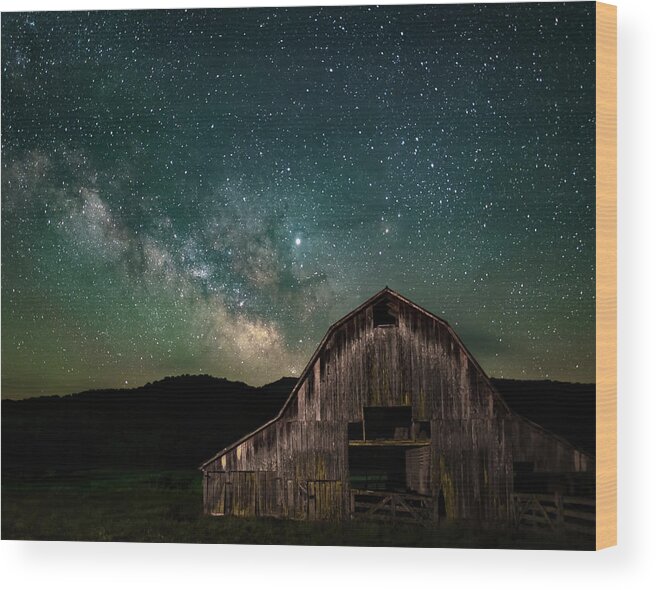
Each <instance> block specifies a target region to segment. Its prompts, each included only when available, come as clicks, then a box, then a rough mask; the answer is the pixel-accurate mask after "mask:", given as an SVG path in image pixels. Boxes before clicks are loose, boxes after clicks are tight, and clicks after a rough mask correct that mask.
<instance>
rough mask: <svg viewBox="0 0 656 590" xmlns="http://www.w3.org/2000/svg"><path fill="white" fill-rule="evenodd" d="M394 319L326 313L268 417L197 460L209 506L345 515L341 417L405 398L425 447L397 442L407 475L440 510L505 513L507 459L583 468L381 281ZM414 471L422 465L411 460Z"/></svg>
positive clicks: (444, 328) (228, 510)
mask: <svg viewBox="0 0 656 590" xmlns="http://www.w3.org/2000/svg"><path fill="white" fill-rule="evenodd" d="M382 297H385V298H386V299H387V300H388V301H389V307H390V310H391V312H392V314H393V315H395V316H396V318H397V324H396V325H391V326H381V327H374V323H373V311H372V309H373V305H374V304H375V303H376V301H377V300H376V299H372V300H370V303H369V304H368V305H365V306H364V307H362V308H360V309H359V310H358V311H356V312H355V313H353V314H351V315H350V316H347V318H346V319H345V320H344V321H342V322H340V323H338V324H336V326H335V327H334V328H333V329H331V331H330V332H329V334H328V336H327V338H326V339H325V340H324V342H323V345H322V346H321V347H320V349H319V350H318V352H317V353H315V355H314V356H313V359H312V360H311V363H310V365H309V366H308V367H307V368H306V370H305V371H304V373H303V376H302V378H301V380H300V381H299V383H298V384H297V386H296V388H295V390H294V392H293V393H292V395H291V397H290V399H289V400H288V402H287V404H286V405H285V407H284V409H283V411H282V412H281V414H280V415H279V417H278V418H277V419H275V420H274V421H272V422H271V423H269V424H268V425H267V426H265V427H264V428H261V429H260V430H258V431H256V432H255V433H254V434H252V435H250V436H249V437H247V438H245V439H244V440H243V441H241V442H240V443H239V444H237V445H236V446H233V447H229V448H228V449H227V450H226V451H224V452H223V453H222V454H219V455H217V456H216V457H215V458H213V459H212V460H211V461H209V462H207V463H206V464H204V465H203V467H202V470H203V471H204V473H205V479H204V509H205V512H206V513H210V514H212V513H213V514H239V515H245V516H255V515H270V516H280V517H286V518H298V519H307V518H309V519H326V518H329V519H337V518H342V517H345V516H347V515H348V507H349V498H350V489H349V466H348V434H347V425H348V423H349V422H359V421H361V420H362V419H363V407H365V406H410V407H411V408H412V419H413V420H415V421H425V422H430V425H431V440H430V446H427V447H423V448H420V449H416V450H414V451H412V452H410V451H409V452H408V454H407V455H406V457H408V458H409V460H408V462H407V463H408V465H409V466H410V471H411V472H412V473H410V472H409V473H408V481H409V482H410V483H411V484H412V486H416V491H417V492H419V493H427V494H432V495H433V497H434V498H437V497H438V495H440V493H441V495H442V496H443V498H444V504H445V507H446V512H447V515H448V517H450V518H467V519H480V520H494V519H506V518H508V517H509V511H510V510H511V494H512V478H513V461H531V462H533V463H534V464H535V468H536V470H539V471H558V472H564V471H586V470H591V469H593V468H594V463H593V460H592V459H591V458H590V457H589V456H587V455H584V454H582V453H580V452H578V451H577V450H576V449H574V448H573V447H572V446H571V445H569V444H568V443H566V442H565V441H563V440H562V439H559V438H558V437H556V436H554V435H552V434H551V433H548V432H547V431H544V430H543V429H541V428H540V427H538V426H536V425H534V424H532V423H530V422H528V421H527V420H525V419H523V418H521V417H519V416H517V415H514V414H512V413H511V412H510V411H509V410H508V408H507V407H506V405H505V404H504V403H503V401H502V399H501V398H500V396H499V394H498V393H497V392H496V391H494V390H493V388H492V386H491V385H490V383H489V381H488V380H487V377H486V376H485V375H484V374H483V372H482V370H481V369H480V367H479V366H478V365H477V364H476V362H475V361H474V360H473V358H472V357H471V356H470V355H469V353H468V352H467V351H466V349H465V348H464V346H463V345H462V343H461V342H460V341H459V340H458V339H457V337H455V335H454V333H453V331H452V330H451V329H450V328H449V326H448V325H447V324H446V323H444V322H442V321H440V320H439V319H438V318H435V316H432V315H430V314H428V313H426V312H424V311H423V310H421V309H420V308H417V307H416V306H414V305H413V304H411V303H410V302H408V301H407V300H405V299H403V298H401V297H400V296H397V295H396V294H394V292H391V291H387V290H386V291H384V292H382V293H381V294H380V295H379V298H382ZM422 470H423V471H422Z"/></svg>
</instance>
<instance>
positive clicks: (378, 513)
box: [351, 489, 433, 525]
mask: <svg viewBox="0 0 656 590" xmlns="http://www.w3.org/2000/svg"><path fill="white" fill-rule="evenodd" d="M432 512H433V499H432V498H431V497H430V496H423V495H419V494H403V493H399V492H387V491H374V490H357V489H352V490H351V517H352V518H372V519H377V520H391V521H399V522H415V523H419V524H422V525H427V524H428V523H430V521H431V516H432Z"/></svg>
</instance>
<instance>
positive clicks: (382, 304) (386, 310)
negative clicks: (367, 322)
mask: <svg viewBox="0 0 656 590" xmlns="http://www.w3.org/2000/svg"><path fill="white" fill-rule="evenodd" d="M373 318H374V328H378V327H383V326H396V316H395V315H394V314H393V313H392V310H391V309H390V302H389V301H388V300H387V299H383V300H381V301H379V302H378V303H376V304H374V307H373Z"/></svg>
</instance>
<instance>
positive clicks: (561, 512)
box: [554, 490, 565, 529]
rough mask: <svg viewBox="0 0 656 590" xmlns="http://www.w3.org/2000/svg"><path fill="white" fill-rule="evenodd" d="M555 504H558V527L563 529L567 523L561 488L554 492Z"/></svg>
mask: <svg viewBox="0 0 656 590" xmlns="http://www.w3.org/2000/svg"><path fill="white" fill-rule="evenodd" d="M554 504H555V505H556V527H557V528H559V529H561V528H563V526H564V524H565V507H564V502H563V494H562V492H561V491H560V490H556V492H555V493H554Z"/></svg>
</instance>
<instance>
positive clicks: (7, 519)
mask: <svg viewBox="0 0 656 590" xmlns="http://www.w3.org/2000/svg"><path fill="white" fill-rule="evenodd" d="M201 503H202V492H201V481H200V475H199V474H198V473H196V472H187V471H173V472H113V471H104V472H103V471H92V472H84V473H82V472H78V473H69V474H65V475H50V476H44V475H40V476H35V477H25V476H23V477H11V476H7V475H4V476H3V480H2V538H3V539H24V540H62V541H132V542H149V543H235V544H240V543H245V544H280V545H350V546H358V545H359V546H394V547H483V548H517V549H591V548H592V544H593V540H592V539H589V538H585V537H583V538H580V537H572V536H571V535H568V536H562V535H553V534H546V533H541V532H534V531H516V530H511V529H504V530H480V529H476V528H466V527H463V526H462V525H457V524H445V525H441V526H440V527H438V528H435V529H425V528H421V527H418V526H414V525H399V524H395V525H394V526H390V525H389V524H384V523H377V522H375V523H373V522H362V521H357V522H345V523H307V522H294V521H286V520H276V519H270V518H259V519H242V518H232V517H223V518H216V517H207V516H204V515H203V514H202V511H201Z"/></svg>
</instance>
